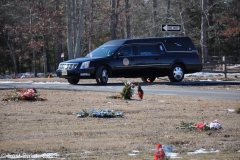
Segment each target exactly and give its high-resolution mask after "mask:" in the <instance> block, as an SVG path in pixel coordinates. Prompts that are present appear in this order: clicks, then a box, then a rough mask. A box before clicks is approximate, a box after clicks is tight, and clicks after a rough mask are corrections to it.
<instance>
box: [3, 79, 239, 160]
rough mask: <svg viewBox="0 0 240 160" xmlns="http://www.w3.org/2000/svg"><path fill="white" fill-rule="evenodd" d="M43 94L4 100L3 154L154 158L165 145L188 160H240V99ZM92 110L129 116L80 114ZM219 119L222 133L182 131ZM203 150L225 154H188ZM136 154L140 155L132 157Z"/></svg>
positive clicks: (77, 157) (94, 157)
mask: <svg viewBox="0 0 240 160" xmlns="http://www.w3.org/2000/svg"><path fill="white" fill-rule="evenodd" d="M45 80H46V81H48V80H49V79H45ZM51 80H52V79H51ZM115 81H116V82H120V81H122V79H116V80H115ZM136 81H137V80H136ZM7 92H11V91H10V90H0V100H2V99H3V98H4V97H5V95H6V93H7ZM135 93H136V92H135ZM38 94H39V95H40V96H41V97H42V98H46V99H47V101H36V102H29V101H28V102H25V101H20V102H12V101H11V102H6V101H0V128H1V130H0V134H1V136H0V148H1V150H0V153H1V154H6V153H13V154H23V153H29V154H34V153H46V152H58V153H59V154H60V155H61V156H62V157H70V158H76V159H79V158H85V159H153V152H154V148H155V143H156V142H161V143H163V144H165V145H172V146H173V151H174V152H177V153H179V154H180V157H182V158H183V159H192V158H195V159H196V158H197V159H239V158H240V155H239V153H238V152H237V151H239V150H240V135H239V132H240V127H239V124H240V120H239V116H240V115H239V114H237V113H235V112H232V110H229V109H234V110H237V109H238V108H239V107H240V101H238V100H224V99H208V98H198V97H184V96H166V95H164V96H159V95H147V94H145V95H144V97H143V100H139V99H138V97H137V96H136V95H135V96H134V97H133V99H132V100H120V99H109V98H107V97H108V96H109V95H113V94H114V93H101V92H89V91H57V90H43V89H39V90H38ZM206 105H207V107H206ZM92 108H95V109H112V110H118V111H121V112H123V114H124V117H123V118H93V117H87V118H77V113H79V112H80V111H82V110H83V109H87V110H91V109H92ZM215 119H218V121H219V123H221V125H222V127H223V128H222V129H221V130H210V131H197V130H193V131H189V130H183V129H179V128H178V126H179V125H180V122H181V121H184V122H195V123H201V122H202V120H205V122H211V121H213V120H215ZM199 148H205V149H208V150H211V149H215V150H220V152H219V153H211V154H201V155H199V154H198V155H188V154H187V152H190V151H195V150H197V149H199ZM133 150H137V151H139V152H138V153H137V154H136V155H135V156H129V153H131V152H132V151H133Z"/></svg>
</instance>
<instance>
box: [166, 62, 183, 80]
mask: <svg viewBox="0 0 240 160" xmlns="http://www.w3.org/2000/svg"><path fill="white" fill-rule="evenodd" d="M168 78H169V80H170V81H171V82H181V81H182V80H183V78H184V67H183V66H182V65H181V64H175V65H173V67H172V69H171V72H170V74H169V76H168Z"/></svg>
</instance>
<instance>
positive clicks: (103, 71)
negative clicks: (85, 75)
mask: <svg viewBox="0 0 240 160" xmlns="http://www.w3.org/2000/svg"><path fill="white" fill-rule="evenodd" d="M96 81H97V84H107V82H108V70H107V68H106V67H105V66H100V67H98V69H97V72H96Z"/></svg>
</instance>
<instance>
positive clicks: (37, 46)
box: [0, 0, 240, 77]
mask: <svg viewBox="0 0 240 160" xmlns="http://www.w3.org/2000/svg"><path fill="white" fill-rule="evenodd" d="M165 24H169V25H170V24H179V25H181V27H182V29H181V31H180V32H172V33H170V32H163V31H162V29H161V27H162V25H165ZM170 35H171V36H189V37H190V38H191V39H192V40H193V41H194V43H195V45H196V47H197V49H198V52H199V54H200V55H201V57H202V60H203V63H207V62H209V61H210V56H223V55H225V56H232V57H233V58H234V59H235V60H236V61H239V60H240V0H215V1H213V0H200V1H199V0H0V57H1V58H0V75H3V74H14V75H15V76H16V75H17V74H18V73H24V72H33V73H34V76H35V77H37V73H44V74H45V75H47V74H48V73H50V72H55V70H56V69H57V67H58V64H59V63H60V62H61V61H63V60H67V59H72V58H77V57H83V56H85V55H86V54H87V53H88V52H90V51H92V50H93V49H95V48H96V47H98V46H99V45H101V44H102V43H104V42H106V41H108V40H110V39H119V38H143V37H160V36H170ZM63 55H64V57H63Z"/></svg>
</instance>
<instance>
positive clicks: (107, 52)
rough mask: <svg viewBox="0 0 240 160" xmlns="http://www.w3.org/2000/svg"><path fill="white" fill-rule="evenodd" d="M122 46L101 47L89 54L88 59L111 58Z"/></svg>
mask: <svg viewBox="0 0 240 160" xmlns="http://www.w3.org/2000/svg"><path fill="white" fill-rule="evenodd" d="M119 47H120V46H100V47H98V48H96V49H95V50H93V51H92V52H90V53H88V54H87V55H86V57H90V58H91V57H110V56H111V55H113V54H114V53H115V52H116V51H117V49H118V48H119Z"/></svg>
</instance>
